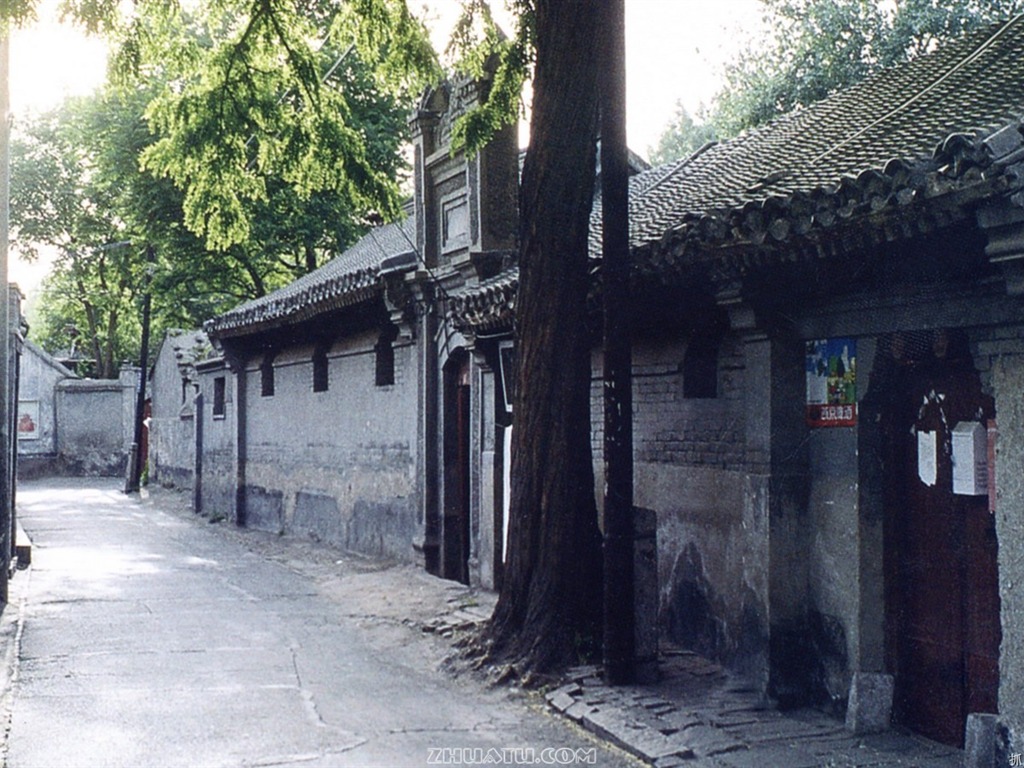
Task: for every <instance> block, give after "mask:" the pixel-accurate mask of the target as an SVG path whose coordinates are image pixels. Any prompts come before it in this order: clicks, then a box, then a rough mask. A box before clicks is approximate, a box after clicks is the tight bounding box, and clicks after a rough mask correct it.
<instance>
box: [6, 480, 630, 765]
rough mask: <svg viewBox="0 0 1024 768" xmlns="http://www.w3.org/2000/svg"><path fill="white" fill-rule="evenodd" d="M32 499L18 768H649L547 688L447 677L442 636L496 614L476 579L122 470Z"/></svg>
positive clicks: (62, 483)
mask: <svg viewBox="0 0 1024 768" xmlns="http://www.w3.org/2000/svg"><path fill="white" fill-rule="evenodd" d="M18 506H19V514H20V515H21V518H20V519H21V522H22V525H23V526H24V528H25V530H26V531H27V532H28V535H29V536H30V538H31V539H32V542H33V551H32V560H33V564H32V567H31V569H30V571H29V572H28V573H19V574H18V575H17V576H16V577H15V579H14V580H13V581H12V594H11V604H10V606H9V607H8V609H7V614H6V615H5V616H4V624H5V625H6V626H7V628H8V629H10V630H11V631H10V632H8V633H5V637H7V638H8V640H9V642H11V643H14V644H15V645H14V648H13V649H12V652H11V653H10V654H9V658H12V659H14V668H13V672H12V674H13V683H12V685H11V686H10V693H9V694H8V696H7V700H6V702H5V703H6V707H7V710H8V711H7V712H6V713H5V716H6V717H9V729H8V738H7V744H6V755H5V757H6V760H5V765H7V766H9V767H10V768H58V767H59V768H74V767H75V766H90V768H101V767H103V766H133V767H137V766H161V767H162V766H190V768H193V767H198V766H273V765H308V766H418V765H428V764H443V763H452V762H462V760H461V759H460V760H455V759H454V758H456V757H459V756H462V755H465V754H467V753H466V752H465V751H464V750H483V752H476V754H484V753H487V754H490V755H491V756H492V758H496V759H498V761H501V760H500V757H498V756H500V755H510V754H511V751H512V750H524V751H523V752H519V753H517V754H518V756H519V758H522V757H523V756H524V755H534V756H536V757H537V758H538V759H540V758H541V756H542V755H544V754H547V755H550V756H552V759H553V758H554V757H557V762H558V764H573V763H579V764H598V765H602V766H620V765H621V766H626V765H636V764H637V763H635V762H634V761H633V760H632V758H629V757H627V756H625V754H624V753H620V752H616V751H614V750H613V749H611V748H609V747H607V746H604V745H603V744H602V743H601V742H598V741H596V740H594V739H593V738H592V737H590V736H588V735H587V734H586V733H584V732H583V731H582V730H580V729H576V728H574V727H573V726H572V725H571V724H568V723H567V722H566V721H564V720H561V719H556V718H555V717H553V716H552V715H550V714H549V713H548V712H546V711H544V706H543V702H542V701H541V700H540V699H539V697H537V698H534V697H530V696H525V695H519V694H516V693H512V692H509V691H508V690H507V689H493V688H488V687H487V686H486V685H485V684H483V683H482V682H481V681H479V680H477V679H474V678H473V676H472V675H461V676H459V677H455V676H453V675H450V674H448V673H446V672H444V671H441V663H442V661H443V659H444V658H445V654H446V653H448V652H450V649H451V641H450V639H445V638H442V637H440V634H441V632H440V631H430V630H445V629H447V628H449V627H450V626H452V625H453V624H454V625H457V624H459V623H460V622H462V623H465V622H468V621H471V619H472V617H473V616H474V615H483V611H484V608H487V609H488V610H489V607H487V606H484V607H481V606H478V605H477V603H476V601H477V600H478V599H479V598H478V597H477V596H476V595H475V594H474V593H472V592H471V591H470V590H468V588H465V587H462V586H461V585H457V584H453V583H451V582H444V581H441V580H438V579H435V578H433V577H430V576H427V575H425V574H423V573H422V572H421V571H419V570H417V569H415V568H413V567H412V566H393V567H392V566H384V565H382V564H380V563H375V562H371V561H363V560H359V559H357V558H353V557H351V556H348V555H341V554H339V553H338V552H337V551H334V550H329V549H327V548H324V547H317V546H314V545H312V544H305V543H303V542H300V541H296V540H294V539H279V538H277V537H273V536H270V535H268V534H259V533H253V532H241V531H238V530H237V529H234V528H233V527H231V526H230V525H229V524H226V523H224V524H220V525H211V524H210V523H208V522H207V521H206V520H205V519H202V518H197V517H194V516H192V515H191V514H190V513H189V512H188V511H187V507H186V506H185V504H184V503H183V500H182V499H181V498H180V497H178V496H176V495H174V494H159V493H158V494H157V495H155V496H154V497H152V498H149V499H142V500H139V499H138V497H128V496H125V495H124V494H122V493H121V492H120V489H119V486H118V483H117V482H116V481H112V480H98V481H97V480H89V481H74V480H48V481H45V482H32V483H25V484H23V485H22V486H21V488H20V489H19V505H18ZM486 599H487V598H486V597H485V598H484V600H486ZM474 607H476V608H477V611H476V614H474ZM492 749H493V750H497V752H490V750H492ZM531 750H532V751H531ZM570 758H571V759H570ZM520 761H521V760H520ZM491 762H495V759H492V760H491ZM529 762H531V763H532V762H534V760H532V759H531V760H529ZM547 762H552V761H551V760H548V761H547Z"/></svg>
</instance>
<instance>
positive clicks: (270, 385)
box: [260, 355, 274, 397]
mask: <svg viewBox="0 0 1024 768" xmlns="http://www.w3.org/2000/svg"><path fill="white" fill-rule="evenodd" d="M260 394H261V395H262V396H263V397H273V396H274V357H273V355H267V356H266V357H264V358H263V362H262V363H261V364H260Z"/></svg>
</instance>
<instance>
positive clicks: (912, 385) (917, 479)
mask: <svg viewBox="0 0 1024 768" xmlns="http://www.w3.org/2000/svg"><path fill="white" fill-rule="evenodd" d="M889 357H890V360H889V361H888V362H889V363H890V364H891V367H890V375H891V384H890V387H889V392H890V397H889V403H888V408H887V410H886V411H883V414H882V415H883V423H884V427H883V428H884V430H885V433H886V449H885V450H886V454H887V455H886V456H885V457H884V458H885V460H886V465H887V469H886V495H885V506H886V511H885V523H884V525H885V528H884V537H885V545H884V567H885V620H886V621H885V626H886V662H887V666H888V669H889V671H890V672H891V673H892V674H893V676H894V679H895V693H894V700H893V717H894V719H895V720H896V721H897V722H898V723H900V724H902V725H904V726H906V727H908V728H910V729H912V730H914V731H916V732H918V733H920V734H922V735H924V736H927V737H929V738H932V739H934V740H936V741H940V742H943V743H945V744H950V745H955V746H962V745H963V736H964V724H965V722H966V719H967V715H968V714H969V713H972V712H992V713H994V712H997V706H998V688H999V642H1000V639H1001V628H1000V619H999V610H1000V608H999V579H998V564H997V541H996V529H995V516H994V515H992V514H991V513H990V512H989V504H988V496H987V493H986V492H985V491H987V486H986V488H985V489H982V488H980V487H978V486H980V483H979V484H977V486H973V487H971V488H967V487H966V486H965V485H964V484H963V483H960V484H959V485H958V486H957V487H954V481H953V474H954V450H953V445H954V442H956V443H957V445H958V446H959V447H958V449H957V450H958V455H957V459H958V461H963V459H964V456H965V454H964V453H963V452H961V448H962V447H963V446H964V442H963V440H962V439H961V435H962V434H964V430H968V431H969V430H971V429H982V430H984V429H985V425H986V424H987V423H988V422H989V420H992V419H994V418H995V409H994V403H993V400H992V398H991V397H989V396H987V395H985V394H984V393H983V391H982V387H981V380H980V377H979V376H978V373H977V372H976V371H975V369H974V366H973V364H972V361H971V358H970V353H969V347H968V344H967V340H966V337H965V336H964V335H963V334H960V333H957V332H952V331H930V332H922V333H916V334H910V333H905V334H898V335H895V336H893V338H892V339H891V344H890V348H889ZM958 425H960V427H959V428H958ZM954 430H956V431H957V433H958V434H957V437H956V438H954ZM984 449H985V446H984V445H982V450H984ZM985 453H986V454H987V450H986V451H985ZM961 469H962V467H961ZM980 471H981V472H982V473H984V470H983V469H982V470H980Z"/></svg>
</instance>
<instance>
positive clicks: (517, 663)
mask: <svg viewBox="0 0 1024 768" xmlns="http://www.w3.org/2000/svg"><path fill="white" fill-rule="evenodd" d="M600 2H601V0H537V2H536V3H535V5H534V7H535V12H534V13H535V16H534V21H535V25H536V26H535V30H536V51H537V54H536V56H537V58H536V68H535V72H534V80H533V104H532V120H531V135H532V138H531V143H530V149H529V151H528V152H527V155H526V161H525V164H524V167H523V176H522V186H521V190H520V246H519V290H518V297H517V300H516V349H517V361H518V369H517V388H516V395H515V401H514V404H513V409H514V411H513V412H514V420H515V421H514V431H513V437H512V478H511V480H512V482H511V485H512V498H511V510H510V534H509V535H510V542H509V544H510V547H509V558H508V562H507V563H506V570H505V573H504V578H503V580H502V588H501V594H500V597H499V600H498V605H497V607H496V609H495V614H494V618H493V621H492V624H491V628H490V632H491V634H490V637H491V640H492V657H495V658H496V659H504V660H506V661H510V662H511V663H512V664H513V666H514V667H515V669H516V672H518V673H519V674H529V673H531V672H545V671H548V670H551V669H554V668H557V667H558V666H560V665H563V664H566V663H570V662H573V661H576V660H578V659H579V658H580V657H582V656H587V655H592V654H593V653H594V652H596V651H597V650H598V649H599V647H600V646H599V643H600V639H599V638H600V631H601V585H602V579H601V537H600V531H599V529H598V524H597V508H596V504H595V501H594V471H593V464H592V456H591V445H590V424H591V420H590V379H591V362H590V349H591V339H590V337H589V333H588V330H587V309H586V303H587V291H588V289H589V269H588V258H587V251H588V249H587V237H588V233H589V220H590V210H591V207H592V203H593V192H594V175H595V161H596V144H595V134H596V130H597V81H596V72H597V58H596V57H597V53H598V50H597V49H598V46H597V45H596V44H595V40H597V39H598V31H599V22H598V19H599V16H600V13H599V10H600Z"/></svg>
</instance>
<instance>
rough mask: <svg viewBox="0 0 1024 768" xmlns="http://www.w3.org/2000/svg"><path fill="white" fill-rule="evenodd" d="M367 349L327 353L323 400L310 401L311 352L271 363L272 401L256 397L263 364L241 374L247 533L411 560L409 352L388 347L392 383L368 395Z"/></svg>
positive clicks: (371, 378) (371, 387)
mask: <svg viewBox="0 0 1024 768" xmlns="http://www.w3.org/2000/svg"><path fill="white" fill-rule="evenodd" d="M376 341H377V334H376V333H373V334H365V335H362V336H359V337H355V338H350V339H346V340H344V341H339V342H338V343H336V344H335V345H334V346H333V347H332V348H331V349H330V351H329V352H328V371H329V388H328V390H327V391H326V392H314V391H313V387H312V381H313V365H312V357H313V347H312V345H309V346H298V347H291V348H288V349H285V350H283V351H282V352H280V353H279V354H278V355H276V356H275V358H274V372H275V374H274V375H275V387H274V391H275V393H274V395H273V396H272V397H264V396H262V395H261V394H260V392H261V386H260V384H261V382H260V370H259V365H260V363H261V362H262V361H261V360H260V359H259V358H256V359H254V360H252V361H250V362H249V363H248V364H247V366H246V369H245V373H244V375H245V376H246V387H247V397H246V402H247V408H246V432H245V434H246V459H245V522H246V525H248V526H251V527H255V528H260V529H264V530H270V531H282V530H283V531H288V532H291V533H295V534H302V535H308V536H310V537H312V538H314V539H318V540H322V541H326V542H329V543H331V544H334V545H336V546H340V547H343V548H346V549H351V550H354V551H358V552H365V553H367V554H374V555H384V556H388V557H394V558H398V559H404V560H411V559H412V558H413V554H414V553H413V549H412V542H413V539H414V537H415V535H416V532H417V526H416V498H415V487H416V478H415V469H414V468H415V466H416V445H417V435H416V424H417V412H416V381H415V370H416V368H415V358H414V347H413V346H412V345H411V344H408V343H406V344H399V343H396V345H395V349H394V353H395V383H394V384H393V385H388V386H375V355H374V352H373V347H374V344H375V343H376ZM204 429H205V425H204Z"/></svg>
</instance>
